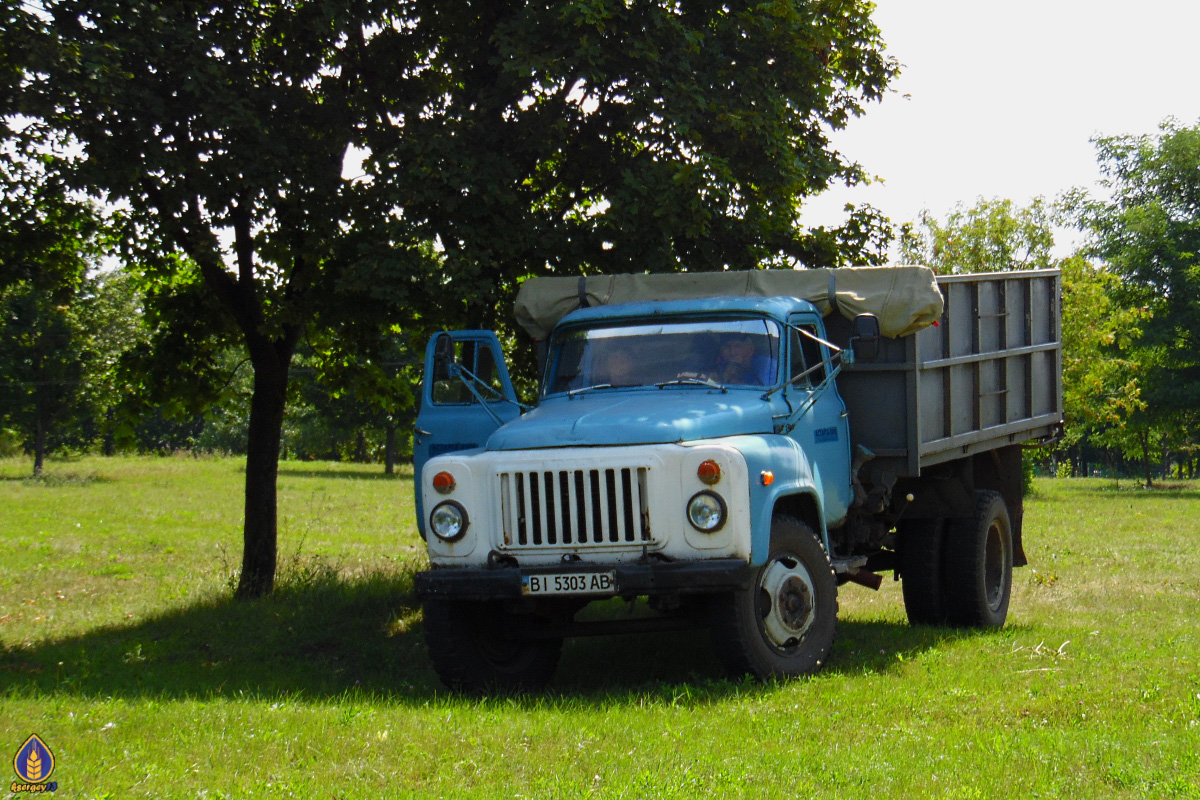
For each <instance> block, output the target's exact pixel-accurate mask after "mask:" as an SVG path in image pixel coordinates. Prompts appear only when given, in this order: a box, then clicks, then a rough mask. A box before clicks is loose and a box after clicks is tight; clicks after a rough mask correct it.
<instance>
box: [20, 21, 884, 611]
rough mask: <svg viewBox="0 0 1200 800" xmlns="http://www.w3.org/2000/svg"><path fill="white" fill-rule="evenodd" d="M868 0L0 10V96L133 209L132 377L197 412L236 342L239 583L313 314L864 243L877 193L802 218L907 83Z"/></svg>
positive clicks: (86, 181)
mask: <svg viewBox="0 0 1200 800" xmlns="http://www.w3.org/2000/svg"><path fill="white" fill-rule="evenodd" d="M872 8H873V6H872V4H870V3H868V2H860V1H859V0H807V1H805V0H792V1H791V2H787V1H786V0H782V1H781V2H774V3H769V4H757V3H748V2H721V3H715V2H701V3H689V4H685V5H683V6H680V5H677V4H675V3H646V4H640V3H639V4H632V5H630V4H627V3H625V2H618V1H617V0H589V2H556V3H549V4H541V5H538V4H527V3H523V2H515V1H510V2H489V3H465V4H456V5H453V6H446V5H445V4H440V3H435V2H432V0H410V1H409V2H399V0H320V1H319V2H318V0H267V1H265V2H264V1H263V0H253V1H252V0H240V1H236V2H235V1H234V0H229V1H228V2H205V3H199V2H195V1H194V0H177V1H176V2H170V3H161V2H150V1H149V0H43V2H41V3H40V8H34V7H32V6H29V5H25V4H19V3H16V2H14V0H5V6H4V13H5V25H6V30H5V38H6V42H5V45H6V47H5V51H6V60H5V61H4V62H3V63H0V67H3V68H4V70H5V72H4V75H5V76H6V77H5V80H6V81H8V82H9V83H10V84H15V85H16V88H17V91H16V100H15V101H14V103H13V104H12V105H11V106H5V108H4V109H3V111H4V113H12V112H14V111H19V112H20V113H21V114H23V115H25V116H26V118H28V119H30V120H32V121H33V130H34V131H35V132H37V131H41V132H42V133H44V134H46V135H50V134H51V133H55V134H61V135H65V136H66V137H68V138H69V141H70V143H71V144H72V145H73V147H74V148H76V149H75V150H74V151H71V150H68V151H67V155H68V156H70V153H71V152H78V153H79V155H78V156H76V157H68V158H65V159H64V160H63V161H62V162H60V163H61V166H62V174H63V175H64V176H65V179H66V180H67V181H69V183H70V185H72V186H74V187H75V188H77V189H80V190H83V191H86V192H89V193H91V194H94V195H96V196H99V197H103V198H105V199H107V200H109V201H110V202H116V203H120V204H123V206H124V207H125V208H126V210H127V217H128V222H127V225H126V227H125V230H124V234H125V235H124V245H125V251H126V254H127V256H129V257H130V258H131V259H132V260H135V261H136V263H138V264H139V265H140V269H141V270H142V272H143V278H144V280H145V282H146V286H147V289H148V295H149V297H148V302H147V319H148V320H149V321H150V322H151V323H152V325H154V326H155V328H156V331H157V335H156V341H155V343H154V346H153V351H154V352H155V354H156V355H157V356H158V361H157V363H158V367H157V370H158V372H157V374H156V376H155V379H154V380H153V381H148V382H150V383H154V384H155V385H158V386H161V387H165V388H172V387H173V388H174V391H176V392H177V393H180V394H188V395H189V396H191V397H194V398H196V399H197V402H200V401H202V400H204V399H205V398H206V397H210V396H212V387H213V386H214V385H215V384H216V383H218V382H219V380H220V377H221V376H220V374H219V372H220V369H219V366H220V363H219V362H220V360H219V357H218V356H219V354H220V353H221V352H223V348H224V347H225V346H226V345H228V344H229V343H230V342H232V341H235V340H240V341H241V342H242V343H243V344H244V346H245V347H246V349H247V350H248V352H249V357H250V360H251V363H252V365H253V367H254V389H253V395H252V399H251V412H250V425H249V432H248V460H247V476H246V493H245V507H246V515H245V527H244V549H243V559H242V572H241V579H240V584H239V589H238V591H239V595H241V596H254V595H258V594H262V593H264V592H267V591H269V590H270V588H271V586H272V584H273V578H274V568H275V540H276V536H275V529H276V528H275V478H276V473H277V460H278V453H279V446H280V431H281V427H282V422H283V413H284V404H285V398H286V394H287V387H288V382H289V368H290V365H291V361H292V356H293V354H294V353H295V351H296V347H297V343H298V342H299V340H300V338H301V336H302V335H304V333H305V331H306V330H309V329H312V330H323V331H335V332H337V334H338V335H339V336H345V337H351V338H353V337H355V336H361V337H363V338H369V336H370V335H372V333H373V334H374V335H377V334H378V331H379V330H380V329H381V328H382V326H385V325H388V324H400V325H402V326H409V327H421V326H426V327H431V326H440V325H453V324H458V323H460V322H462V321H464V319H469V320H471V321H472V322H473V323H475V324H486V323H488V322H490V321H492V318H494V316H495V309H496V308H497V303H498V301H500V300H502V299H503V298H505V297H507V296H510V295H511V293H512V292H514V291H515V288H516V285H517V283H518V282H519V281H520V280H521V279H522V278H523V277H524V276H526V275H529V274H533V273H537V272H550V271H560V272H580V271H588V270H617V271H630V270H633V271H643V270H647V269H649V270H663V269H675V268H680V267H687V268H689V269H719V268H723V267H726V266H730V267H748V266H755V265H759V264H762V263H766V262H770V261H772V260H777V261H784V260H796V261H799V262H801V263H808V264H812V265H819V264H820V263H821V262H824V261H828V260H829V259H831V258H834V257H837V256H838V253H837V248H838V246H848V245H853V244H855V243H857V244H859V245H863V244H866V243H870V242H871V241H873V239H872V236H871V235H870V233H869V229H870V227H871V225H872V224H873V223H874V222H877V221H878V219H879V218H878V215H877V214H873V213H871V212H870V211H865V212H859V213H858V214H857V215H856V216H855V217H854V219H853V220H852V224H851V223H848V225H850V226H851V227H850V228H848V230H847V231H832V232H830V231H825V232H815V233H812V232H803V231H801V230H799V229H798V228H797V224H796V223H797V215H798V212H799V207H800V205H801V203H802V202H803V199H804V198H805V197H807V196H809V195H812V194H814V193H816V192H819V191H820V190H822V189H823V188H825V187H826V186H827V185H828V184H829V183H830V182H831V181H833V180H843V181H848V182H854V181H857V180H861V179H862V178H863V171H862V169H861V168H860V167H859V166H858V165H856V164H855V163H853V162H852V161H850V160H848V159H847V158H845V157H843V156H842V155H841V154H839V153H837V152H836V151H834V150H833V149H832V148H831V146H830V144H829V140H828V134H829V132H830V130H831V129H834V128H838V127H840V126H842V125H843V124H845V122H846V121H847V120H848V119H849V118H850V117H852V116H855V115H858V114H860V113H862V111H863V108H864V106H865V104H866V103H868V102H870V101H872V100H875V99H878V98H879V97H880V96H881V94H882V92H883V91H885V89H886V87H887V85H888V82H889V81H890V80H891V79H892V78H893V77H894V75H895V74H896V72H897V65H896V63H895V61H894V60H893V59H891V58H890V57H889V56H888V55H887V54H886V52H885V48H884V45H883V42H882V39H881V36H880V32H879V30H878V29H877V28H876V26H875V25H874V23H873V22H872V21H871V17H870V14H871V10H872ZM14 65H15V66H14ZM14 75H19V78H14V77H13V76H14ZM348 152H349V153H356V152H357V153H364V154H365V159H364V162H363V174H362V175H361V176H354V175H350V176H346V177H344V176H343V165H344V163H345V162H346V156H347V154H348ZM864 230H866V231H867V232H866V233H864ZM831 242H833V243H835V244H833V245H831V244H830V243H831ZM356 329H357V330H359V331H360V332H359V333H356V332H355V331H356ZM363 331H370V333H369V332H363ZM185 385H187V386H188V389H187V390H186V391H185V390H183V389H181V388H180V387H182V386H185Z"/></svg>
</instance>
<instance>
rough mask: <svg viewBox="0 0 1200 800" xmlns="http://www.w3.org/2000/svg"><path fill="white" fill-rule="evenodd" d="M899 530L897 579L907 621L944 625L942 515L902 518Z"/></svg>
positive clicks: (943, 521) (944, 527) (943, 535)
mask: <svg viewBox="0 0 1200 800" xmlns="http://www.w3.org/2000/svg"><path fill="white" fill-rule="evenodd" d="M897 528H898V533H899V534H900V579H901V584H900V585H901V588H902V589H903V590H904V611H905V613H907V614H908V622H909V624H910V625H945V624H946V603H945V598H944V592H943V575H942V547H943V543H944V541H945V532H946V520H945V519H920V520H911V521H908V522H902V523H900V524H899V525H898V526H897Z"/></svg>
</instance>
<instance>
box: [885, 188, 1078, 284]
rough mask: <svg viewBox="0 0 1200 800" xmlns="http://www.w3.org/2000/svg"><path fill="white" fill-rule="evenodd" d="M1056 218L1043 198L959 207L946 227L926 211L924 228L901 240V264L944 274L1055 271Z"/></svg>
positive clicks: (917, 229)
mask: <svg viewBox="0 0 1200 800" xmlns="http://www.w3.org/2000/svg"><path fill="white" fill-rule="evenodd" d="M1052 216H1053V209H1052V208H1051V207H1050V206H1049V205H1048V204H1047V203H1046V201H1045V200H1044V199H1043V198H1041V197H1036V198H1034V199H1033V201H1032V202H1031V203H1030V204H1029V205H1028V206H1025V207H1021V206H1017V205H1016V204H1015V203H1013V201H1012V200H1007V199H1004V200H1002V199H999V198H994V199H991V200H986V199H984V198H982V197H981V198H979V200H978V201H976V203H975V205H974V206H972V207H971V208H965V207H964V206H963V205H962V204H961V203H960V204H958V205H957V206H955V207H954V209H953V210H952V211H951V212H950V213H949V214H948V215H947V216H946V221H945V222H944V223H941V222H938V221H937V220H936V219H934V218H933V216H932V215H931V214H930V213H929V212H928V211H924V212H922V214H921V219H920V225H919V228H913V229H910V230H909V231H908V232H907V235H906V236H905V237H904V238H902V240H901V259H902V260H903V261H904V262H905V263H909V264H925V265H926V266H929V267H931V268H932V269H933V270H934V271H935V272H937V273H938V274H941V275H948V274H951V273H969V272H1001V271H1004V270H1010V269H1047V268H1049V267H1053V266H1054V259H1053V257H1052V255H1051V251H1052V249H1053V247H1054V233H1053V220H1052Z"/></svg>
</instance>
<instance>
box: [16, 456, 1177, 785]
mask: <svg viewBox="0 0 1200 800" xmlns="http://www.w3.org/2000/svg"><path fill="white" fill-rule="evenodd" d="M242 469H243V468H242V464H241V462H239V461H237V460H203V459H201V460H194V459H191V458H185V457H176V458H163V459H132V458H130V459H124V458H118V459H100V458H84V459H82V460H77V461H70V462H51V463H49V464H48V466H47V476H48V477H47V478H45V479H43V480H40V481H33V480H31V479H28V478H27V477H26V476H27V474H28V472H29V464H28V462H25V461H7V462H5V461H0V553H2V554H3V558H2V559H0V763H4V764H5V765H8V764H10V763H11V762H10V761H8V759H9V758H10V757H11V755H15V753H16V750H17V748H18V747H19V746H20V745H21V743H22V742H24V741H25V739H26V737H28V736H29V735H30V734H31V733H37V734H38V735H39V736H41V738H42V739H43V740H44V741H45V742H46V743H47V744H48V745H49V747H50V749H51V750H52V751H53V753H54V757H55V770H54V774H53V777H52V780H55V781H57V782H58V786H59V789H58V793H57V795H56V796H59V797H86V798H93V797H113V798H118V797H122V798H123V797H187V798H192V797H194V798H223V797H230V798H244V797H250V796H255V797H322V798H374V797H426V796H430V797H447V798H459V797H497V798H501V797H503V798H515V797H536V798H554V797H606V798H607V797H625V798H643V797H680V798H683V797H695V796H703V795H712V796H730V797H754V798H757V797H809V796H812V797H839V798H840V797H867V796H871V797H882V796H901V797H945V798H972V797H989V798H991V797H1071V798H1077V797H1156V798H1157V797H1187V798H1200V523H1198V520H1200V491H1198V490H1197V489H1196V488H1192V487H1187V486H1176V487H1172V488H1170V489H1160V490H1153V491H1147V490H1142V489H1138V488H1135V485H1134V483H1133V482H1123V483H1121V484H1119V485H1118V484H1115V483H1114V482H1113V481H1111V480H1105V481H1098V480H1044V481H1039V482H1038V484H1037V487H1036V493H1035V495H1034V496H1033V497H1032V498H1030V499H1029V501H1028V502H1027V506H1026V534H1025V543H1026V551H1027V553H1028V555H1029V558H1030V561H1031V567H1027V568H1024V569H1021V570H1018V571H1017V573H1016V576H1015V580H1014V597H1013V602H1012V607H1011V610H1010V613H1009V624H1008V626H1007V627H1006V628H1004V629H1003V630H1001V631H999V632H995V633H977V632H963V631H956V630H952V629H914V628H910V627H908V626H907V625H906V624H905V622H904V611H903V607H902V604H901V597H900V591H899V585H898V584H895V583H893V582H892V581H890V580H888V581H885V583H884V586H883V589H882V591H880V592H879V593H877V594H876V593H872V592H870V591H869V590H866V589H862V588H860V587H855V586H847V587H843V589H842V593H841V598H840V599H841V606H842V614H841V617H840V623H839V633H838V640H837V643H836V645H835V648H834V653H833V657H832V658H831V659H830V663H829V664H828V666H827V668H826V669H825V670H824V671H823V672H822V673H821V674H819V675H817V676H815V677H813V678H810V679H805V680H796V681H790V682H783V683H775V684H766V685H760V684H754V683H740V682H729V681H726V680H723V679H722V677H721V674H720V671H719V668H718V665H717V663H716V660H715V659H714V657H713V656H712V654H711V652H710V647H709V642H708V640H707V636H706V635H697V634H694V633H691V634H687V633H681V634H671V635H662V634H658V635H653V636H626V637H619V638H610V639H592V640H580V641H573V642H569V643H568V645H567V647H566V649H565V651H564V657H563V661H562V664H561V666H560V668H559V672H558V675H557V677H556V679H555V682H554V684H553V687H552V690H551V691H550V692H549V693H547V694H545V695H540V696H534V697H523V698H504V699H493V700H472V699H467V698H461V697H456V696H453V695H447V694H446V693H444V692H443V691H442V690H441V688H440V685H439V684H438V682H437V680H436V678H435V677H434V675H433V673H432V671H431V670H430V667H429V665H428V662H427V659H426V655H425V651H424V644H423V641H422V631H421V615H420V611H419V607H418V606H417V604H416V603H415V602H414V600H413V598H412V597H411V595H410V593H409V592H410V589H411V574H412V571H413V570H414V569H419V568H420V565H421V564H422V558H423V557H422V555H421V553H422V550H421V548H420V547H419V545H420V542H419V540H418V538H417V535H416V532H415V529H414V526H413V523H412V482H411V477H410V476H399V477H397V478H394V479H389V478H386V477H384V476H383V475H382V474H380V473H381V472H382V470H381V469H380V468H378V467H359V466H349V465H341V464H312V463H304V464H301V463H288V464H284V465H283V467H282V472H281V475H280V480H279V486H280V564H281V579H280V588H279V590H278V591H277V592H276V594H275V595H274V596H272V597H270V598H268V599H265V600H262V601H258V602H253V603H235V602H233V601H231V600H230V599H229V589H230V582H231V580H232V579H233V578H234V571H235V569H236V565H237V564H238V562H239V560H240V553H241V551H240V515H241V479H242ZM6 747H7V748H8V749H7V750H6V749H5V748H6ZM4 769H5V770H8V769H9V767H8V766H5V767H4ZM13 780H16V776H15V774H12V773H11V772H10V778H9V779H8V781H13ZM8 781H5V782H3V783H2V784H0V789H4V788H7V787H8Z"/></svg>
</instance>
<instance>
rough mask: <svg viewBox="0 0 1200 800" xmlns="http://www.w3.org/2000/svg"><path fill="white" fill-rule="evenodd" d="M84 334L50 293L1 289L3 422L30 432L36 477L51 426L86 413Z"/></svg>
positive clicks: (69, 311)
mask: <svg viewBox="0 0 1200 800" xmlns="http://www.w3.org/2000/svg"><path fill="white" fill-rule="evenodd" d="M60 297H61V293H60ZM81 334H82V332H81V330H80V327H79V324H78V321H77V319H76V318H75V315H74V313H73V312H72V309H71V307H70V306H69V305H64V304H60V302H59V300H58V299H56V298H55V297H54V296H53V295H51V294H50V293H49V292H44V291H39V290H37V289H34V288H32V287H30V286H28V285H24V284H18V285H17V286H15V287H9V288H8V289H7V290H5V291H4V292H2V293H0V422H3V423H7V424H11V425H13V426H14V427H15V428H16V429H17V430H18V431H20V432H21V433H22V434H23V435H24V436H25V438H26V441H27V451H31V452H32V453H33V474H34V476H35V477H37V476H40V475H41V474H42V470H43V467H44V464H45V458H46V452H47V449H48V448H47V442H48V439H49V437H50V435H51V428H52V427H53V426H55V425H61V424H66V423H68V422H71V421H73V420H75V419H77V418H80V417H82V416H84V414H85V412H84V405H83V403H82V400H81V397H80V387H81V385H82V383H83V380H82V379H83V371H84V359H85V358H86V355H85V354H84V353H82V352H81V351H80V347H79V345H80V343H81V340H82V335H81Z"/></svg>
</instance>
